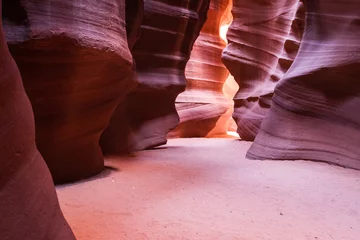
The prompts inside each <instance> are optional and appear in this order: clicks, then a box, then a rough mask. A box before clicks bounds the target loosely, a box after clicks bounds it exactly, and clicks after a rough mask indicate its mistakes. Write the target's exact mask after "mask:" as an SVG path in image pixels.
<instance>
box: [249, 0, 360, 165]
mask: <svg viewBox="0 0 360 240" xmlns="http://www.w3.org/2000/svg"><path fill="white" fill-rule="evenodd" d="M306 7H307V15H306V29H305V34H304V37H303V40H302V43H301V48H300V51H299V53H298V55H297V57H296V59H295V62H294V63H293V65H292V67H291V68H290V70H289V71H288V72H287V73H286V75H285V76H284V78H283V79H282V80H281V81H280V82H279V83H278V85H277V86H276V88H275V95H274V98H273V104H272V106H271V109H270V112H269V113H268V115H267V116H266V118H265V119H264V121H263V123H262V125H261V130H260V132H259V134H258V136H257V137H256V139H255V142H254V144H253V145H252V147H251V148H250V150H249V152H248V154H247V156H248V157H249V158H254V159H284V160H292V159H306V160H314V161H324V162H328V163H332V164H337V165H341V166H345V167H350V168H355V169H360V149H359V144H360V111H359V106H360V79H359V76H360V54H359V53H360V41H359V38H360V5H359V1H334V0H317V1H310V0H309V1H306Z"/></svg>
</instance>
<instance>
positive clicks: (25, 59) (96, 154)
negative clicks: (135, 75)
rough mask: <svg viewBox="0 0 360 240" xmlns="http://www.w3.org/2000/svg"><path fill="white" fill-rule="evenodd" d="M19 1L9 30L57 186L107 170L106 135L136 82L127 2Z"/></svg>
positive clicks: (10, 16)
mask: <svg viewBox="0 0 360 240" xmlns="http://www.w3.org/2000/svg"><path fill="white" fill-rule="evenodd" d="M9 2H10V1H9ZM15 2H18V6H14V5H13V3H9V8H8V9H7V11H5V12H6V16H5V30H6V35H7V40H8V43H9V47H10V51H11V53H12V54H13V56H14V58H15V61H16V62H17V64H18V66H19V69H20V72H21V75H22V77H23V82H24V85H25V89H26V92H27V94H28V96H29V98H30V101H31V104H32V106H33V109H34V113H35V123H36V143H37V146H38V149H39V151H40V152H41V154H42V155H43V157H44V159H45V161H46V163H47V165H48V167H49V168H50V171H51V173H52V175H53V178H54V181H55V182H56V183H61V182H68V181H75V180H78V179H81V178H85V177H89V176H92V175H94V174H96V173H98V172H100V171H101V170H102V169H103V165H104V163H103V156H102V152H101V149H100V147H99V143H98V142H99V137H100V134H101V133H102V131H103V130H104V129H105V128H106V126H107V125H108V122H109V119H110V116H111V114H112V112H113V111H114V109H115V107H116V106H117V104H118V102H119V101H121V100H122V99H123V98H124V97H125V95H126V94H127V93H128V91H129V89H130V87H131V83H132V81H133V80H132V79H131V78H129V77H130V76H131V74H132V70H131V68H132V56H131V54H130V51H129V49H128V43H127V39H126V29H125V0H110V1H109V0H107V1H105V0H100V1H98V0H96V1H95V0H84V1H71V0H44V1H34V0H23V1H21V4H20V3H19V1H15Z"/></svg>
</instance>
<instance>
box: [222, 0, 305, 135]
mask: <svg viewBox="0 0 360 240" xmlns="http://www.w3.org/2000/svg"><path fill="white" fill-rule="evenodd" d="M232 13H233V17H234V20H233V22H232V24H231V26H230V28H229V31H228V34H227V37H228V41H229V44H228V45H227V47H226V49H224V51H223V56H222V59H223V62H224V64H225V65H226V66H227V68H228V69H229V70H230V72H231V74H232V75H233V76H234V77H235V80H236V81H237V82H238V84H239V86H240V89H239V91H238V93H237V94H236V95H235V98H234V103H235V106H234V114H233V118H234V119H235V121H236V122H237V125H238V129H237V132H238V133H239V135H240V137H241V138H242V139H244V140H254V138H255V136H256V134H257V132H258V130H259V128H260V124H261V121H262V120H263V118H264V116H265V115H266V113H267V112H268V110H269V108H270V105H271V98H272V96H273V91H274V87H275V85H276V83H277V81H278V80H279V79H280V78H281V77H282V76H283V75H284V73H285V72H286V71H287V70H288V69H289V67H290V66H291V64H292V61H293V59H294V58H295V56H296V53H297V50H298V48H299V43H300V38H301V35H302V31H303V18H304V16H303V14H304V8H303V5H302V3H301V2H299V0H279V1H270V0H266V1H259V0H257V1H240V0H234V6H233V10H232Z"/></svg>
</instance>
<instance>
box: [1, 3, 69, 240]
mask: <svg viewBox="0 0 360 240" xmlns="http://www.w3.org/2000/svg"><path fill="white" fill-rule="evenodd" d="M2 4H4V5H5V3H2V1H1V0H0V17H1V12H2V9H1V6H2ZM4 10H6V8H4ZM0 216H1V217H0V239H4V240H5V239H28V240H49V239H53V240H71V239H75V237H74V235H73V233H72V231H71V229H70V228H69V226H68V225H67V223H66V221H65V219H64V217H63V215H62V212H61V210H60V207H59V203H58V199H57V196H56V192H55V188H54V185H53V182H52V179H51V175H50V173H49V170H48V168H47V167H46V164H45V162H44V160H43V159H42V157H41V155H40V154H39V152H38V151H37V149H36V146H35V126H34V119H33V112H32V109H31V105H30V102H29V100H28V98H27V96H26V93H25V90H24V87H23V85H22V82H21V77H20V73H19V70H18V68H17V67H16V64H15V62H14V60H13V59H12V57H11V55H10V53H9V51H8V48H7V45H6V42H5V38H4V33H3V27H2V22H1V21H0Z"/></svg>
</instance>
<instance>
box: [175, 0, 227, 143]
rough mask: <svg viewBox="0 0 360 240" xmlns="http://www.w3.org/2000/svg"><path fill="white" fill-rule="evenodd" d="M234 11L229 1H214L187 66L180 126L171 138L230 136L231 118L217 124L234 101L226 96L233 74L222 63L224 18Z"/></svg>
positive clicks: (179, 106) (180, 101)
mask: <svg viewBox="0 0 360 240" xmlns="http://www.w3.org/2000/svg"><path fill="white" fill-rule="evenodd" d="M226 10H229V11H226ZM230 10H231V5H230V1H229V0H211V2H210V8H209V11H208V14H207V20H206V22H205V24H204V26H203V28H202V29H201V32H200V35H199V37H198V38H197V40H196V42H195V44H194V48H193V50H192V52H191V56H190V60H189V62H188V64H187V66H186V71H185V76H186V80H187V86H186V90H185V92H183V93H181V94H180V95H179V96H178V98H177V99H176V109H177V111H178V113H179V116H180V125H179V126H178V127H176V129H174V131H173V132H172V133H171V134H170V135H169V136H171V137H205V136H207V135H208V134H209V133H210V132H211V131H213V132H216V133H218V134H221V133H222V134H226V131H227V124H226V122H227V120H228V119H223V121H222V124H218V125H216V123H217V122H218V121H219V119H220V117H221V116H222V115H224V114H225V113H226V112H227V110H228V109H229V108H230V107H231V102H232V100H230V101H229V99H227V98H226V97H225V96H224V94H223V85H224V82H225V80H226V79H227V77H228V75H229V71H228V70H227V69H226V67H225V66H224V65H223V63H222V62H221V53H222V50H223V49H224V48H225V46H226V42H225V41H224V40H223V39H221V37H220V27H221V26H222V25H224V24H225V23H224V21H226V20H228V18H224V17H223V15H224V14H228V15H231V12H230ZM227 118H230V115H229V114H228V116H227ZM215 128H216V129H215Z"/></svg>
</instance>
